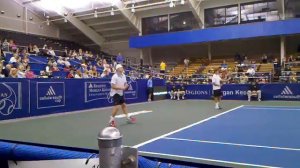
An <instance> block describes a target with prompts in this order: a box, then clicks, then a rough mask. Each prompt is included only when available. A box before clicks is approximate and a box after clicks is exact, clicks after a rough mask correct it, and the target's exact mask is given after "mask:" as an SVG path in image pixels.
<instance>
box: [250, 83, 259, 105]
mask: <svg viewBox="0 0 300 168" xmlns="http://www.w3.org/2000/svg"><path fill="white" fill-rule="evenodd" d="M247 95H248V101H251V97H252V96H256V97H257V100H258V101H261V90H259V87H258V85H257V82H251V85H250V88H249V90H248V91H247Z"/></svg>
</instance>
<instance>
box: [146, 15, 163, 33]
mask: <svg viewBox="0 0 300 168" xmlns="http://www.w3.org/2000/svg"><path fill="white" fill-rule="evenodd" d="M142 31H143V35H146V34H155V33H164V32H168V15H162V16H155V17H150V18H143V20H142Z"/></svg>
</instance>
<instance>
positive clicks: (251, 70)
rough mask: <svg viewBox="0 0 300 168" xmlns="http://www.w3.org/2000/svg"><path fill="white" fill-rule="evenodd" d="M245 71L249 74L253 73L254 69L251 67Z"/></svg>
mask: <svg viewBox="0 0 300 168" xmlns="http://www.w3.org/2000/svg"><path fill="white" fill-rule="evenodd" d="M247 73H249V74H250V75H252V76H253V75H255V70H254V69H253V68H249V69H248V70H247Z"/></svg>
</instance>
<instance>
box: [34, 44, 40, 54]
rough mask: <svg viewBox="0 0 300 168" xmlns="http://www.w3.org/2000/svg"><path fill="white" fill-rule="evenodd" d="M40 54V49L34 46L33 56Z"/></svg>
mask: <svg viewBox="0 0 300 168" xmlns="http://www.w3.org/2000/svg"><path fill="white" fill-rule="evenodd" d="M39 53H40V49H39V48H38V47H37V45H34V46H33V54H39Z"/></svg>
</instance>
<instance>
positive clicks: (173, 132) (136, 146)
mask: <svg viewBox="0 0 300 168" xmlns="http://www.w3.org/2000/svg"><path fill="white" fill-rule="evenodd" d="M243 106H244V105H241V106H238V107H236V108H233V109H230V110H228V111H225V112H223V113H220V114H217V115H214V116H211V117H209V118H207V119H204V120H201V121H198V122H196V123H193V124H191V125H188V126H185V127H182V128H179V129H177V130H175V131H172V132H169V133H167V134H164V135H161V136H158V137H156V138H153V139H150V140H148V141H145V142H143V143H140V144H137V145H135V146H133V147H134V148H139V147H141V146H143V145H146V144H148V143H151V142H153V141H156V140H158V139H161V138H163V137H166V136H169V135H171V134H175V133H177V132H179V131H182V130H185V129H188V128H191V127H193V126H195V125H198V124H201V123H203V122H206V121H208V120H210V119H214V118H216V117H219V116H221V115H224V114H226V113H229V112H231V111H234V110H237V109H239V108H242V107H243Z"/></svg>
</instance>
